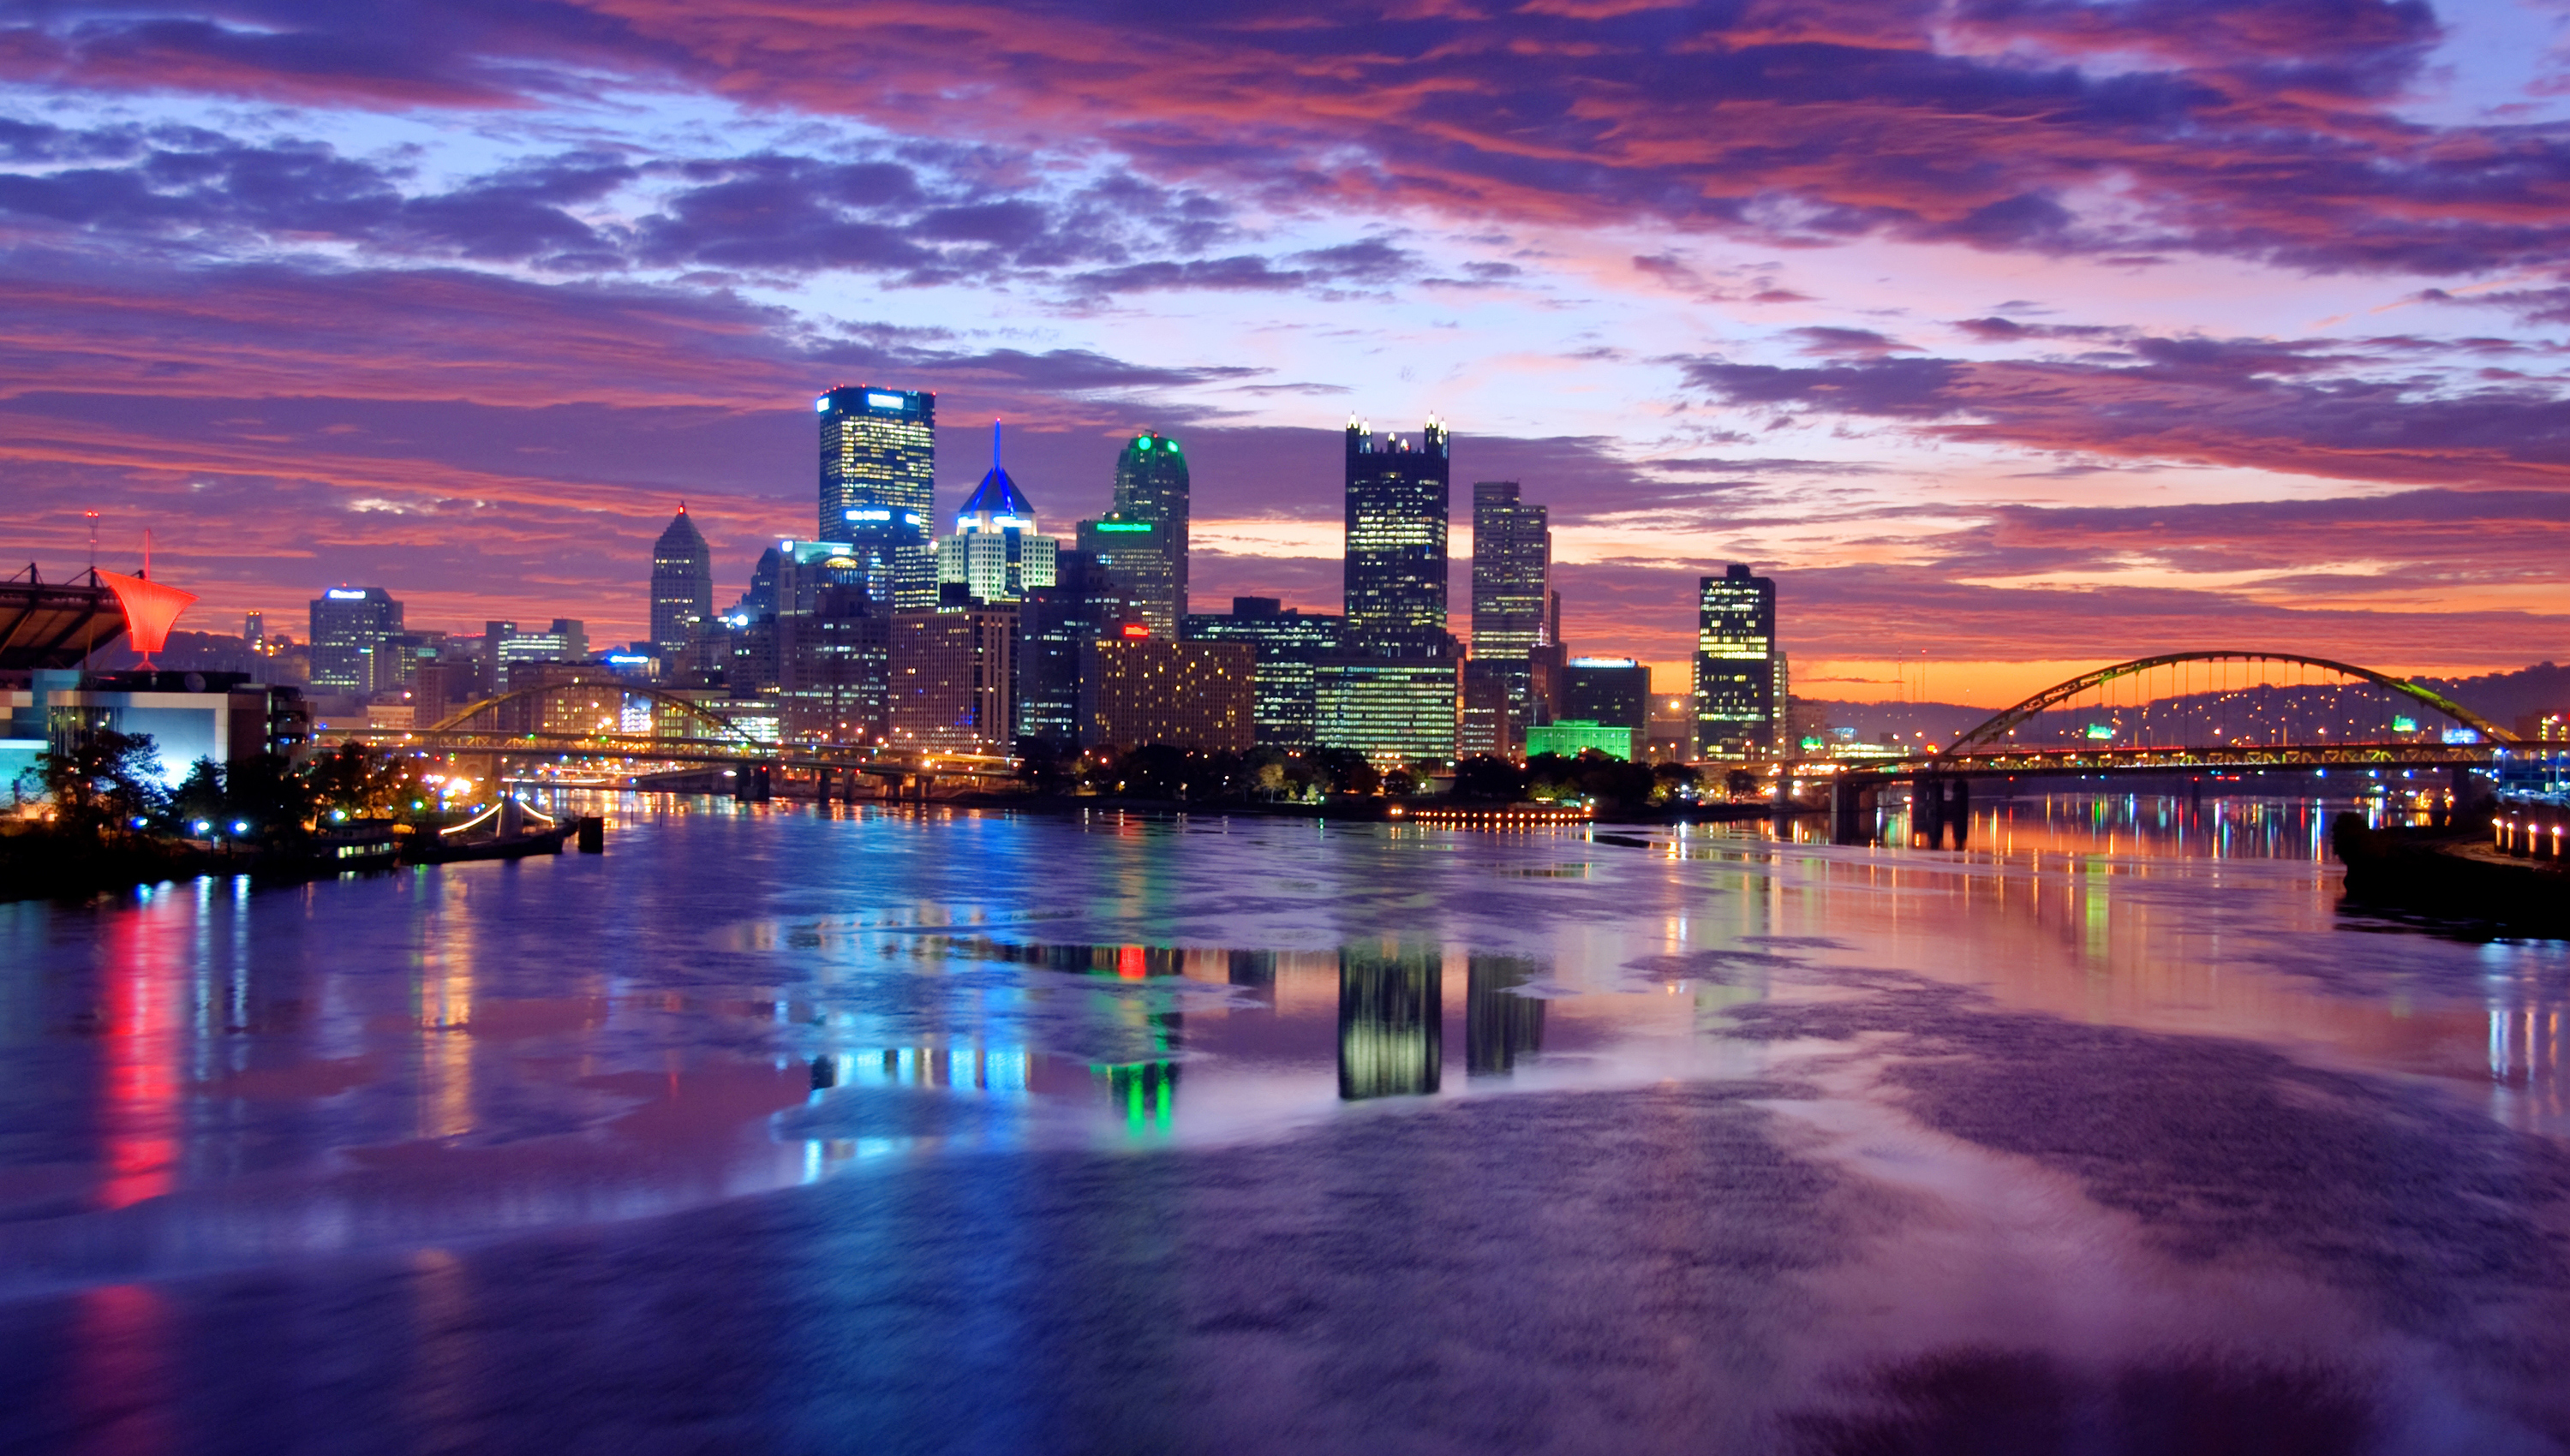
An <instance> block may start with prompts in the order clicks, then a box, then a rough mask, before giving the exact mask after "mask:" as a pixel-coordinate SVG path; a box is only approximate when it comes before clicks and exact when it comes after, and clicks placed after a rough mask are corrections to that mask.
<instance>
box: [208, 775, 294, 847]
mask: <svg viewBox="0 0 2570 1456" xmlns="http://www.w3.org/2000/svg"><path fill="white" fill-rule="evenodd" d="M223 805H224V811H223V812H224V813H226V814H228V815H230V816H231V818H232V819H233V820H234V821H236V822H239V823H245V824H247V825H249V826H250V832H251V833H253V834H255V835H257V836H258V837H259V838H260V839H262V840H265V841H267V842H269V843H271V844H273V843H275V842H277V841H279V840H290V839H295V838H298V837H300V836H301V835H302V834H303V833H304V824H305V822H306V821H308V820H310V819H311V818H312V792H311V790H310V788H309V787H308V786H307V785H306V784H305V782H304V779H303V777H302V776H301V775H299V774H297V773H295V772H294V764H293V761H292V760H290V759H288V758H286V757H285V756H284V755H282V754H274V753H266V754H261V755H259V756H258V757H257V758H252V759H243V760H242V761H240V762H239V763H235V764H233V765H232V766H231V768H230V770H229V771H228V772H226V773H225V774H224V775H223Z"/></svg>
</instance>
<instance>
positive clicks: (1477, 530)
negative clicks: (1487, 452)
mask: <svg viewBox="0 0 2570 1456" xmlns="http://www.w3.org/2000/svg"><path fill="white" fill-rule="evenodd" d="M1551 580H1552V529H1551V525H1550V512H1549V511H1548V510H1547V508H1545V507H1542V506H1536V505H1530V504H1528V503H1527V502H1525V501H1524V500H1523V499H1521V497H1520V494H1519V491H1518V486H1517V483H1516V482H1515V481H1482V482H1480V483H1478V484H1476V485H1475V486H1474V487H1473V660H1474V661H1475V662H1478V663H1484V664H1488V665H1489V667H1490V668H1491V669H1492V670H1494V671H1496V672H1498V673H1499V675H1500V676H1501V677H1502V678H1504V679H1505V681H1506V683H1507V690H1508V707H1509V712H1510V715H1511V717H1512V718H1513V719H1514V720H1515V722H1516V723H1517V724H1519V725H1523V724H1526V723H1530V722H1532V721H1534V707H1535V691H1534V665H1533V660H1532V659H1533V656H1534V652H1535V649H1536V648H1538V647H1540V646H1543V645H1544V644H1546V643H1548V642H1550V641H1551V640H1552V638H1551V635H1550V633H1549V631H1548V630H1547V628H1548V625H1549V621H1550V617H1549V614H1548V612H1547V604H1548V603H1549V602H1550V600H1551V595H1550V593H1551ZM1499 751H1500V752H1504V751H1505V750H1504V749H1502V750H1499Z"/></svg>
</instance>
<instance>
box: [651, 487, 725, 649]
mask: <svg viewBox="0 0 2570 1456" xmlns="http://www.w3.org/2000/svg"><path fill="white" fill-rule="evenodd" d="M713 614H714V552H713V547H711V546H707V545H705V537H704V533H703V532H700V531H698V530H696V524H695V523H694V522H692V521H690V520H688V519H687V508H686V506H685V504H684V503H681V504H680V505H679V507H678V514H677V515H675V516H673V517H671V518H669V524H668V526H667V527H666V528H665V529H663V530H662V531H661V533H660V539H659V540H658V541H655V542H653V543H652V544H651V650H653V651H654V652H657V653H659V654H660V655H661V656H662V657H665V658H676V657H678V656H680V655H682V654H684V653H685V651H686V650H687V642H688V640H689V639H690V638H692V637H693V636H694V635H695V632H696V623H698V622H701V621H703V620H705V619H706V618H708V617H710V616H712V615H713Z"/></svg>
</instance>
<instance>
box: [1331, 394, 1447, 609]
mask: <svg viewBox="0 0 2570 1456" xmlns="http://www.w3.org/2000/svg"><path fill="white" fill-rule="evenodd" d="M1451 452H1452V440H1451V438H1450V437H1449V435H1448V434H1447V431H1446V427H1445V426H1444V425H1443V424H1442V423H1440V422H1439V421H1438V420H1436V419H1435V418H1433V417H1432V418H1431V419H1430V420H1429V421H1428V424H1427V427H1426V428H1425V429H1423V430H1422V431H1421V432H1420V437H1419V442H1418V443H1417V444H1416V445H1413V444H1412V443H1411V442H1409V441H1406V440H1403V439H1401V438H1399V437H1398V436H1392V435H1386V436H1384V437H1383V438H1382V439H1380V440H1378V439H1376V437H1375V435H1374V432H1373V431H1372V430H1371V429H1370V428H1369V427H1368V426H1367V425H1366V424H1365V423H1364V422H1363V421H1360V420H1354V419H1351V420H1350V421H1348V435H1347V538H1346V541H1347V547H1346V568H1345V569H1346V583H1347V585H1346V590H1347V632H1348V639H1349V650H1350V651H1352V652H1360V653H1364V654H1366V655H1368V656H1376V657H1439V656H1445V655H1448V654H1450V653H1451V652H1452V650H1453V638H1451V637H1450V636H1448V635H1447V630H1446V503H1447V476H1448V468H1449V456H1450V454H1451Z"/></svg>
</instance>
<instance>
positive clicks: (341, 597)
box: [322, 586, 366, 601]
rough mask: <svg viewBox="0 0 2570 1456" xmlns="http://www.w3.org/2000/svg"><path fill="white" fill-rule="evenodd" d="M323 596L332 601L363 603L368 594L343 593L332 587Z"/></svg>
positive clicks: (357, 592)
mask: <svg viewBox="0 0 2570 1456" xmlns="http://www.w3.org/2000/svg"><path fill="white" fill-rule="evenodd" d="M322 594H323V595H325V596H327V597H329V598H330V599H331V600H332V601H363V600H365V599H366V593H364V592H362V591H342V590H340V589H339V588H338V587H336V586H333V587H331V588H330V589H329V590H328V591H325V592H323V593H322Z"/></svg>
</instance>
